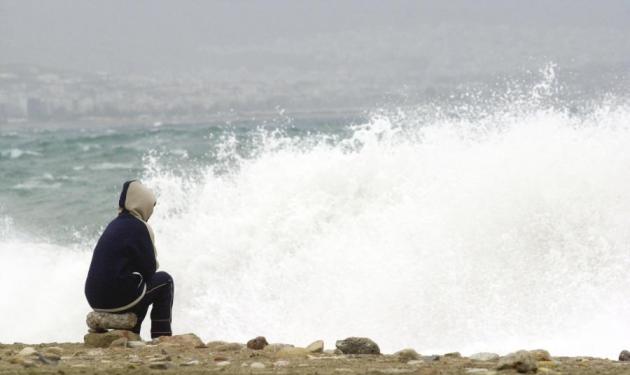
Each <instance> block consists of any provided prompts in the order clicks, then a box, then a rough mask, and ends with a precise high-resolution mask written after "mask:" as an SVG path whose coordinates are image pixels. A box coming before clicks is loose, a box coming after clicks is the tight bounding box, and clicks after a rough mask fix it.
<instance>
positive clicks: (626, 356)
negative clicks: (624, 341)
mask: <svg viewBox="0 0 630 375" xmlns="http://www.w3.org/2000/svg"><path fill="white" fill-rule="evenodd" d="M619 360H620V361H622V362H627V361H630V352H629V351H627V350H622V351H621V353H619Z"/></svg>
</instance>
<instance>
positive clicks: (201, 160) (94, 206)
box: [0, 118, 355, 242]
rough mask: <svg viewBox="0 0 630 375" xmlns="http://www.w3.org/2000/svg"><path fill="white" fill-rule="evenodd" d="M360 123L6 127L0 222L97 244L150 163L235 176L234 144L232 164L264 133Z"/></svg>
mask: <svg viewBox="0 0 630 375" xmlns="http://www.w3.org/2000/svg"><path fill="white" fill-rule="evenodd" d="M353 121H355V120H353V119H348V118H339V119H326V120H321V119H309V120H301V121H298V122H292V123H290V124H287V123H285V124H277V123H273V122H272V123H269V122H263V121H241V122H236V123H231V124H224V123H222V124H202V125H198V124H197V125H163V126H159V127H156V126H120V125H119V126H103V125H88V124H70V125H68V124H65V125H64V126H62V127H56V128H34V127H31V126H24V127H18V126H12V127H9V128H7V127H5V128H0V170H1V171H2V179H1V180H0V216H6V217H10V218H11V220H12V222H13V224H14V225H13V226H14V227H15V228H20V230H22V231H25V232H27V233H29V236H34V235H35V236H37V235H40V236H42V237H45V238H48V239H53V240H57V241H59V242H64V241H66V240H68V239H69V238H71V237H74V236H77V235H81V236H85V235H87V236H88V237H93V236H94V235H95V234H96V233H97V232H98V231H99V230H100V228H102V226H103V225H105V224H106V223H107V222H108V220H109V219H111V217H112V216H113V215H114V214H115V212H116V208H117V204H118V194H119V190H120V187H121V185H122V183H123V182H124V181H126V180H128V179H134V178H142V177H143V175H144V174H145V173H146V172H147V160H148V158H154V159H158V160H159V161H158V163H157V164H159V166H160V168H162V169H164V170H167V171H168V173H173V174H180V175H182V176H186V178H194V176H195V173H196V171H198V170H201V169H204V168H208V167H211V168H215V171H216V173H229V169H230V168H232V167H233V166H232V165H230V163H229V162H227V163H226V160H222V161H221V165H219V164H218V163H217V160H218V158H222V157H225V155H222V153H225V152H226V150H225V147H226V145H229V144H230V143H231V142H230V139H234V142H233V143H234V144H236V145H237V146H236V147H235V149H234V150H230V153H232V154H231V155H230V157H231V158H234V157H244V158H247V157H251V156H252V155H253V154H254V153H255V152H256V147H257V146H256V137H257V136H259V135H260V134H261V131H264V132H266V133H269V132H270V131H273V130H274V129H278V131H280V132H282V133H283V134H284V135H286V136H290V137H305V136H308V135H309V134H312V133H313V132H319V133H321V132H324V133H326V132H328V133H331V134H338V133H339V132H344V131H345V130H344V129H347V127H346V126H345V125H348V124H351V123H353ZM228 159H229V158H228ZM228 161H229V160H228Z"/></svg>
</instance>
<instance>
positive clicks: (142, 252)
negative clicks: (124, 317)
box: [85, 180, 174, 338]
mask: <svg viewBox="0 0 630 375" xmlns="http://www.w3.org/2000/svg"><path fill="white" fill-rule="evenodd" d="M155 204H156V200H155V195H154V194H153V192H152V191H151V190H149V189H148V188H147V187H146V186H144V185H143V184H142V183H141V182H140V181H138V180H131V181H127V182H125V183H124V185H123V189H122V192H121V193H120V200H119V202H118V206H119V208H118V216H117V217H116V218H115V219H114V220H112V221H111V222H110V223H109V225H107V228H105V231H104V232H103V234H102V235H101V237H100V238H99V240H98V242H97V244H96V247H95V248H94V253H93V254H92V262H91V264H90V270H89V271H88V275H87V279H86V281H85V296H86V297H87V301H88V303H89V304H90V306H91V307H92V309H94V311H97V312H109V313H127V312H133V313H135V314H136V315H137V317H138V322H137V324H136V326H135V327H134V328H133V331H134V332H136V333H138V334H139V333H140V328H141V325H142V321H143V320H144V318H145V316H146V314H147V311H148V309H149V306H150V305H153V308H152V309H151V337H152V338H155V337H159V336H170V335H171V334H172V333H171V317H172V316H171V312H172V308H173V296H174V285H173V278H172V277H171V276H170V275H169V274H168V273H166V272H164V271H157V268H158V267H159V265H158V262H157V252H156V250H155V245H154V236H153V230H152V229H151V226H150V225H149V224H148V221H149V218H150V217H151V215H152V214H153V208H154V206H155Z"/></svg>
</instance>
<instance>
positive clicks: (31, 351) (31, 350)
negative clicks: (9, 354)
mask: <svg viewBox="0 0 630 375" xmlns="http://www.w3.org/2000/svg"><path fill="white" fill-rule="evenodd" d="M35 354H37V350H35V348H33V347H30V346H27V347H26V348H24V349H22V350H20V352H19V353H18V354H17V355H18V356H20V357H28V356H31V355H35Z"/></svg>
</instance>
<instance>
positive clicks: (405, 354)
mask: <svg viewBox="0 0 630 375" xmlns="http://www.w3.org/2000/svg"><path fill="white" fill-rule="evenodd" d="M394 355H395V356H396V357H398V360H399V361H400V362H405V363H406V362H409V361H412V360H416V359H420V354H418V352H416V351H415V350H413V349H411V348H407V349H403V350H400V351H397V352H396V353H394Z"/></svg>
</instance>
